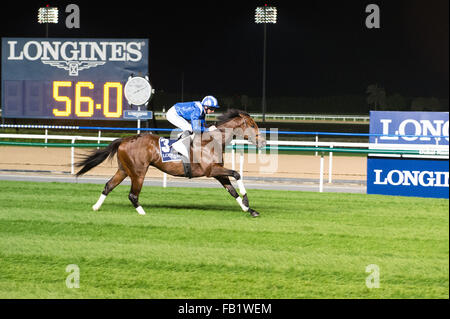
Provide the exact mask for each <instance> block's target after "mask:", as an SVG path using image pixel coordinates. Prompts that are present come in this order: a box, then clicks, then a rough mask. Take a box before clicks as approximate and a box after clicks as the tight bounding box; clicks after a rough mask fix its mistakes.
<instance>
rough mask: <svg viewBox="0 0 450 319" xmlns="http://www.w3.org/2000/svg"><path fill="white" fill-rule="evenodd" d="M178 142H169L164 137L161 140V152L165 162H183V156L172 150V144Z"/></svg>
mask: <svg viewBox="0 0 450 319" xmlns="http://www.w3.org/2000/svg"><path fill="white" fill-rule="evenodd" d="M176 141H177V140H169V139H167V138H164V137H160V138H159V152H160V155H161V160H162V161H163V162H177V161H182V160H183V156H182V155H181V154H179V153H178V152H176V151H175V150H174V149H173V148H172V144H173V143H175V142H176Z"/></svg>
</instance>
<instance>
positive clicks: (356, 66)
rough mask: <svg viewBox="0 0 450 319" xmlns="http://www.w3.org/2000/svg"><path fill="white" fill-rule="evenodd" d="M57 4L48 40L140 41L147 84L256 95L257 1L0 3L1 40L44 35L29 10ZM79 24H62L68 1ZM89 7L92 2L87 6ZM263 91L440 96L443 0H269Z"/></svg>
mask: <svg viewBox="0 0 450 319" xmlns="http://www.w3.org/2000/svg"><path fill="white" fill-rule="evenodd" d="M47 3H48V4H50V5H53V6H58V7H59V9H60V22H59V24H58V25H51V26H50V34H49V35H50V37H106V38H140V37H144V38H148V39H149V42H150V49H149V55H150V78H151V82H152V85H153V87H155V88H156V89H157V90H164V91H166V92H178V91H180V86H181V77H182V74H184V88H185V91H186V92H205V91H207V92H211V93H212V94H231V95H233V94H239V95H242V94H246V95H249V96H260V95H261V90H262V89H261V86H262V59H263V27H262V25H257V24H255V23H254V10H255V8H256V6H262V5H264V3H265V2H263V1H220V2H219V1H208V2H203V1H202V2H199V1H189V2H188V1H185V2H181V3H180V1H161V2H155V1H145V2H144V1H129V2H127V1H120V2H119V1H108V2H106V1H89V2H87V1H76V0H72V1H49V2H38V1H33V2H31V3H28V2H24V3H23V4H22V5H20V6H19V7H17V6H16V8H15V9H16V10H18V12H17V13H14V14H11V12H10V11H8V10H5V9H4V8H2V9H1V13H0V15H1V16H0V18H1V19H0V20H1V29H0V30H1V36H8V37H16V36H23V37H44V36H45V27H44V26H43V25H39V24H38V23H37V10H38V8H39V7H40V6H45V4H47ZM70 3H76V4H78V5H79V6H80V9H81V28H80V29H67V28H66V27H65V24H64V21H65V17H66V13H65V12H64V8H65V7H66V5H67V4H70ZM94 3H95V4H94ZM267 3H268V4H269V5H273V6H276V7H277V9H278V23H277V24H276V25H268V29H267V30H268V34H267V36H268V38H267V95H268V96H291V97H298V96H302V97H315V96H333V95H350V94H356V95H364V94H365V91H366V88H367V86H368V85H369V84H372V83H378V84H379V85H380V86H382V87H384V88H385V89H386V92H387V93H388V94H392V93H400V94H402V95H405V96H412V97H414V96H424V97H431V96H435V97H438V98H448V86H449V80H448V79H449V76H448V70H449V66H448V39H449V34H448V30H449V20H448V12H449V8H448V3H449V1H448V0H429V1H425V0H404V1H398V0H389V1H380V0H373V1H349V0H345V1H331V0H330V1H271V2H267ZM370 3H375V4H378V5H379V7H380V10H381V29H367V28H366V27H365V19H366V16H367V15H368V13H366V12H365V7H366V5H367V4H370Z"/></svg>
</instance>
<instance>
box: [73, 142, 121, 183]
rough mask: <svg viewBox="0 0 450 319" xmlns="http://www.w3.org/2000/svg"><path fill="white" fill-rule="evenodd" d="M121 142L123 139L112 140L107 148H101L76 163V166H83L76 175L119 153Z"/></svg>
mask: <svg viewBox="0 0 450 319" xmlns="http://www.w3.org/2000/svg"><path fill="white" fill-rule="evenodd" d="M120 143H122V139H121V138H118V139H117V140H114V141H112V142H111V143H110V144H109V145H108V146H107V147H106V148H101V149H98V150H95V151H93V152H91V153H90V154H88V155H85V156H84V158H83V159H82V160H81V161H79V162H77V163H76V164H75V166H76V167H83V168H82V169H80V170H79V171H78V173H77V174H76V176H77V177H78V176H81V175H83V174H84V173H86V172H87V171H89V170H91V169H92V168H94V167H95V166H97V165H99V164H100V163H102V162H103V161H104V160H105V159H106V158H108V157H110V158H111V157H113V156H114V155H115V154H116V153H117V150H118V148H119V145H120Z"/></svg>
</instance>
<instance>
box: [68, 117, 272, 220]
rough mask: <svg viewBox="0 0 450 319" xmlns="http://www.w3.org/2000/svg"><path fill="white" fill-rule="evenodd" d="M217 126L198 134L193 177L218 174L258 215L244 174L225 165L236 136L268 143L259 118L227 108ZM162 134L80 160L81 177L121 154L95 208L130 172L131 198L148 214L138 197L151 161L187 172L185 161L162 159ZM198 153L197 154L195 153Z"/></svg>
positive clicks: (135, 139) (113, 145) (128, 139)
mask: <svg viewBox="0 0 450 319" xmlns="http://www.w3.org/2000/svg"><path fill="white" fill-rule="evenodd" d="M216 127H217V129H216V130H213V131H210V132H206V133H203V134H201V138H200V134H195V137H194V141H193V143H192V144H193V145H192V146H191V148H190V164H191V172H190V173H191V174H190V176H189V178H190V177H202V176H206V177H213V178H215V179H216V180H218V181H219V182H220V183H221V184H222V186H223V187H224V188H225V189H226V190H227V191H228V192H229V193H230V195H231V196H233V197H234V198H235V199H236V201H237V202H238V204H239V205H240V206H241V208H242V210H243V211H244V212H249V213H250V215H251V216H252V217H257V216H259V213H258V212H257V211H255V210H253V209H252V208H250V206H249V200H248V196H247V192H246V190H245V186H244V183H243V182H242V179H241V176H240V174H239V173H238V172H237V171H235V170H231V169H227V168H225V167H224V163H223V153H224V151H225V146H226V144H228V143H229V142H230V141H231V140H232V139H233V137H235V136H238V137H243V138H245V139H248V141H249V142H250V143H252V144H255V145H256V146H257V147H258V148H261V147H264V146H265V145H266V140H265V139H264V138H263V137H262V136H261V135H260V133H259V128H258V125H257V124H256V123H255V121H254V120H253V119H252V118H251V116H250V115H249V114H248V113H246V112H244V111H240V110H234V109H231V110H229V111H227V112H226V113H224V114H222V115H221V116H219V117H218V122H217V123H216ZM159 138H160V136H158V135H155V134H138V135H134V136H129V137H125V138H119V139H116V140H114V141H113V142H111V143H110V144H109V145H108V146H107V147H106V148H102V149H99V150H95V151H93V152H91V153H90V154H88V155H86V156H84V158H83V159H82V160H81V161H80V162H78V163H76V166H77V167H82V168H81V169H80V170H79V171H78V172H77V173H76V176H77V177H78V176H81V175H83V174H84V173H86V172H88V171H89V170H90V169H92V168H94V167H96V166H97V165H99V164H100V163H102V162H103V161H104V160H105V159H106V158H108V157H109V158H112V157H113V156H114V155H115V154H117V162H118V169H117V172H116V173H115V174H114V176H113V177H112V178H111V179H110V180H109V181H108V182H107V183H106V185H105V188H104V189H103V192H102V194H101V195H100V198H99V199H98V201H97V203H96V204H95V205H93V206H92V209H93V210H94V211H97V210H99V209H100V207H101V205H102V204H103V202H104V200H105V199H106V196H107V195H108V194H109V193H110V192H111V191H112V190H113V189H114V188H115V187H116V186H117V185H119V184H120V183H121V182H122V181H123V180H124V179H125V178H126V177H127V176H129V177H130V179H131V189H130V192H129V195H128V198H129V200H130V201H131V204H132V205H133V206H134V208H135V209H136V211H137V212H138V213H139V214H140V215H145V211H144V209H143V208H142V206H141V205H140V204H139V201H138V199H139V194H140V192H141V189H142V185H143V183H144V178H145V175H146V173H147V170H148V168H149V166H150V165H151V166H154V167H156V168H158V169H159V170H161V171H163V172H165V173H167V174H170V175H173V176H186V175H185V168H184V164H183V162H182V161H172V162H163V161H162V157H161V154H160V145H159ZM212 142H213V145H219V151H217V148H216V147H211V144H212ZM195 154H196V156H194V155H195ZM194 159H198V160H194ZM230 176H232V177H233V178H234V179H235V180H236V181H237V185H238V188H239V193H240V194H241V195H242V198H241V197H240V196H239V194H238V193H237V191H236V189H235V188H234V186H233V185H232V184H231V182H230V178H229V177H230Z"/></svg>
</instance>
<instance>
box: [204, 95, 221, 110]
mask: <svg viewBox="0 0 450 319" xmlns="http://www.w3.org/2000/svg"><path fill="white" fill-rule="evenodd" d="M202 105H203V106H206V107H207V108H216V109H218V108H219V107H220V106H219V105H218V103H217V99H216V98H215V97H214V96H212V95H208V96H205V97H204V98H203V100H202Z"/></svg>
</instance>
